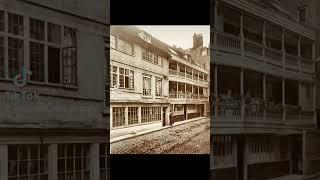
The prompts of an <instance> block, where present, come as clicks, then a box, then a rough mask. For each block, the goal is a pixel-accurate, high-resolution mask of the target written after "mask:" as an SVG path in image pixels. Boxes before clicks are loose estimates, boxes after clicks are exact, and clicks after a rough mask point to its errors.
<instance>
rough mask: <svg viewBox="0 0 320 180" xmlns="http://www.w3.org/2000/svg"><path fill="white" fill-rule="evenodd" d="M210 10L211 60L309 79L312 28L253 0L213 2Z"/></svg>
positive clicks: (311, 73) (312, 61) (312, 64)
mask: <svg viewBox="0 0 320 180" xmlns="http://www.w3.org/2000/svg"><path fill="white" fill-rule="evenodd" d="M214 12H215V15H214V17H215V20H214V29H213V31H212V32H211V43H212V46H211V47H212V50H213V51H214V53H213V54H212V58H211V60H212V61H213V62H214V63H216V64H223V65H230V66H237V67H245V68H248V69H252V70H256V71H258V72H265V73H269V74H274V75H276V76H280V77H284V78H289V79H298V80H303V81H304V80H306V81H312V79H313V78H314V73H315V34H316V31H315V30H313V29H312V28H310V27H308V26H305V25H302V24H300V23H299V22H298V21H296V20H295V19H294V18H291V17H290V16H289V15H288V14H285V13H284V10H277V9H276V8H274V9H268V8H264V7H263V6H262V5H261V4H259V3H257V1H248V0H239V1H236V0H229V1H225V0H221V1H217V2H216V4H215V10H214Z"/></svg>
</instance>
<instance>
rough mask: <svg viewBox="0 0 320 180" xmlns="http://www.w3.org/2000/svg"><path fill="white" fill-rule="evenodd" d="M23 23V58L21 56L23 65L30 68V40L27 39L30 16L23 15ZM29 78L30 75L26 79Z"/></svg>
mask: <svg viewBox="0 0 320 180" xmlns="http://www.w3.org/2000/svg"><path fill="white" fill-rule="evenodd" d="M23 22H24V24H23V26H24V29H23V31H24V41H23V44H24V45H23V47H24V49H23V53H24V58H23V62H24V65H25V67H26V68H27V69H28V70H30V51H29V49H30V42H29V41H28V39H29V38H30V31H29V29H30V28H28V27H29V24H30V18H29V16H24V20H23ZM29 79H30V77H29V78H28V80H29Z"/></svg>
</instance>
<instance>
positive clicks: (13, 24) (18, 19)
mask: <svg viewBox="0 0 320 180" xmlns="http://www.w3.org/2000/svg"><path fill="white" fill-rule="evenodd" d="M8 20H9V22H8V26H9V29H8V32H9V33H12V34H15V35H20V36H23V31H24V30H23V16H20V15H17V14H12V13H8Z"/></svg>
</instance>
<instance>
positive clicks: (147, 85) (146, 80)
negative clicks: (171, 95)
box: [143, 75, 151, 96]
mask: <svg viewBox="0 0 320 180" xmlns="http://www.w3.org/2000/svg"><path fill="white" fill-rule="evenodd" d="M143 95H144V96H151V77H150V76H148V75H145V76H143Z"/></svg>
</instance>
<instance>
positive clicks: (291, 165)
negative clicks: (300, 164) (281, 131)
mask: <svg viewBox="0 0 320 180" xmlns="http://www.w3.org/2000/svg"><path fill="white" fill-rule="evenodd" d="M292 145H293V141H292V137H289V143H288V152H289V153H288V155H289V161H290V174H293V159H292Z"/></svg>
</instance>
